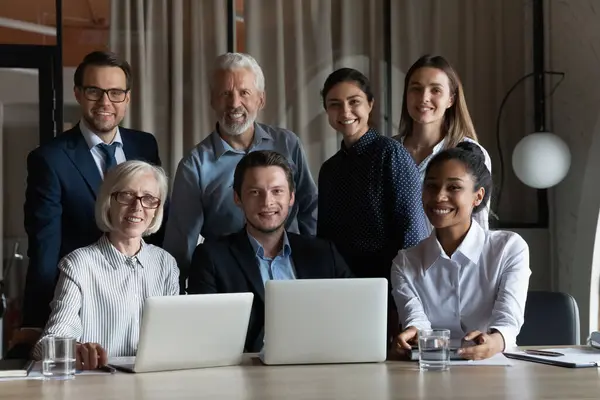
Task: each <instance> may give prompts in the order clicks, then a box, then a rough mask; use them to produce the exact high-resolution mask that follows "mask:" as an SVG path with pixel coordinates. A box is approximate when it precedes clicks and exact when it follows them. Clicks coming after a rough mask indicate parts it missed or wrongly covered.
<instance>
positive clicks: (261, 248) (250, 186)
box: [187, 150, 352, 352]
mask: <svg viewBox="0 0 600 400" xmlns="http://www.w3.org/2000/svg"><path fill="white" fill-rule="evenodd" d="M233 189H234V193H233V195H234V199H235V203H236V204H237V205H238V206H239V207H241V209H242V210H243V211H244V215H245V217H246V227H245V228H244V229H243V230H242V231H240V232H238V233H234V234H231V235H227V236H224V237H221V238H220V239H217V240H207V241H205V242H204V243H202V244H200V245H198V247H197V248H196V250H195V251H194V255H193V257H192V262H191V265H190V270H189V278H188V285H187V292H188V293H189V294H198V293H234V292H252V293H254V303H253V305H252V312H251V315H250V324H249V327H248V335H247V337H246V346H245V350H246V351H247V352H258V351H260V350H261V348H262V346H263V328H264V308H265V304H264V297H265V282H266V281H267V280H269V279H319V278H321V279H323V278H349V277H351V276H352V275H351V273H350V269H349V268H348V266H347V265H346V263H345V262H344V260H343V258H342V257H341V256H340V254H339V253H338V251H337V250H336V248H335V246H334V245H333V243H331V242H329V241H325V240H323V239H318V238H314V237H308V236H300V235H297V234H293V233H289V232H286V231H285V228H284V226H285V220H286V218H287V216H288V212H289V210H290V209H291V207H292V205H293V204H294V197H295V196H294V179H293V175H292V170H291V169H290V167H289V165H288V163H287V160H286V158H285V157H284V156H282V155H281V154H279V153H276V152H274V151H266V150H265V151H254V152H251V153H248V154H247V155H245V156H244V157H243V158H242V159H241V161H240V162H239V163H238V165H237V167H236V169H235V172H234V177H233Z"/></svg>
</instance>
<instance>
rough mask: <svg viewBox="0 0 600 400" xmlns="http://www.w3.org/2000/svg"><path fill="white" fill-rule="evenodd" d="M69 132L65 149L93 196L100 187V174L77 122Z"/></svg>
mask: <svg viewBox="0 0 600 400" xmlns="http://www.w3.org/2000/svg"><path fill="white" fill-rule="evenodd" d="M65 134H66V133H65ZM70 134H71V135H72V136H71V137H70V138H69V140H68V141H67V148H66V149H65V151H66V153H67V155H68V156H69V158H71V161H73V164H75V167H76V168H77V169H78V170H79V172H80V173H81V175H83V178H84V179H85V181H86V182H87V184H88V186H89V187H90V189H91V190H92V192H93V193H94V196H97V194H98V189H100V184H101V183H102V177H101V176H100V172H99V171H98V166H97V165H96V162H95V161H94V157H93V156H92V153H91V152H90V149H89V147H88V145H87V143H86V142H85V139H84V138H83V135H82V134H81V130H80V129H79V124H77V125H76V126H75V127H74V128H73V129H72V130H71V132H70Z"/></svg>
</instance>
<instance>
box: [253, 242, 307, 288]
mask: <svg viewBox="0 0 600 400" xmlns="http://www.w3.org/2000/svg"><path fill="white" fill-rule="evenodd" d="M248 239H250V244H251V245H252V248H253V249H254V256H255V257H256V261H257V262H258V266H259V268H260V276H261V277H262V281H263V284H266V283H267V281H268V280H281V281H285V280H292V279H296V272H295V270H294V263H293V262H292V248H291V247H290V243H289V242H288V237H287V234H286V233H285V232H284V233H283V246H282V248H281V251H280V252H279V254H277V255H276V256H275V257H274V258H269V257H265V250H264V248H263V247H262V245H261V244H260V243H258V240H256V239H255V238H254V237H253V236H252V235H251V234H249V233H248Z"/></svg>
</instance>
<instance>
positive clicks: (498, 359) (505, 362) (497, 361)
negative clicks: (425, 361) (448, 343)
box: [450, 353, 513, 367]
mask: <svg viewBox="0 0 600 400" xmlns="http://www.w3.org/2000/svg"><path fill="white" fill-rule="evenodd" d="M450 365H451V366H453V367H454V366H457V367H458V366H469V365H470V366H474V367H477V366H484V365H489V366H497V367H510V366H512V365H513V362H512V361H511V360H510V359H508V358H506V357H504V354H502V353H498V354H496V355H494V356H492V357H490V358H487V359H485V360H477V361H473V360H451V361H450Z"/></svg>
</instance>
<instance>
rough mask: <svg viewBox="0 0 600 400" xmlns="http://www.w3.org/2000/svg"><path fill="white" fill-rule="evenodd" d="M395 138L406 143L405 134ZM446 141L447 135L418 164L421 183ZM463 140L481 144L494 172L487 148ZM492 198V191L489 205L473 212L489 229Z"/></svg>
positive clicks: (482, 225) (486, 164) (483, 225)
mask: <svg viewBox="0 0 600 400" xmlns="http://www.w3.org/2000/svg"><path fill="white" fill-rule="evenodd" d="M394 139H396V140H398V141H400V143H402V144H404V136H394ZM446 141H447V137H444V138H443V139H442V140H441V141H440V142H439V143H438V144H436V145H435V146H434V147H433V150H432V152H431V154H430V155H428V156H427V157H426V158H425V159H424V160H423V161H421V163H419V164H418V165H417V170H419V175H420V176H421V183H423V181H425V171H426V170H427V166H428V165H429V162H430V161H431V159H432V158H433V157H435V156H436V155H437V154H438V153H439V152H440V151H442V150H444V149H445V147H446ZM463 141H464V142H471V143H475V144H476V145H478V146H479V148H480V149H481V151H482V152H483V156H484V158H485V166H486V167H487V168H488V170H489V171H490V174H491V173H492V159H491V158H490V155H489V154H488V152H487V151H486V149H484V148H483V146H482V145H480V144H479V143H477V142H476V141H474V140H473V139H470V138H464V139H463ZM491 198H492V196H491V193H490V197H489V199H488V203H487V206H486V207H485V208H483V209H482V210H480V211H479V212H478V213H477V214H473V219H474V220H475V221H477V222H478V223H479V225H480V226H481V227H482V228H483V229H485V230H488V229H489V226H490V224H489V218H490V207H491V203H492V202H491ZM427 222H429V221H427ZM428 227H429V231H430V232H431V231H432V230H433V226H431V224H429V223H428Z"/></svg>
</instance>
